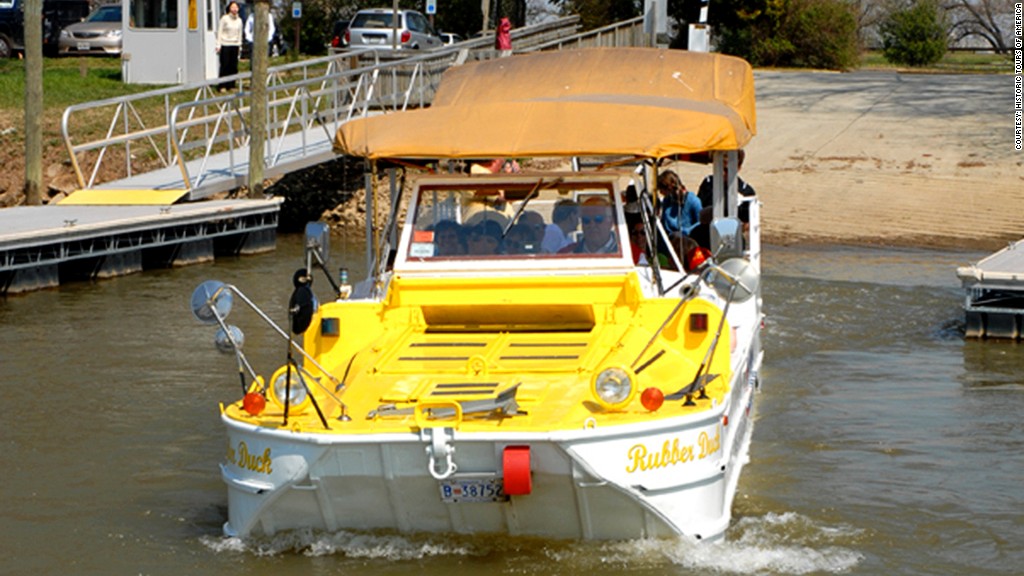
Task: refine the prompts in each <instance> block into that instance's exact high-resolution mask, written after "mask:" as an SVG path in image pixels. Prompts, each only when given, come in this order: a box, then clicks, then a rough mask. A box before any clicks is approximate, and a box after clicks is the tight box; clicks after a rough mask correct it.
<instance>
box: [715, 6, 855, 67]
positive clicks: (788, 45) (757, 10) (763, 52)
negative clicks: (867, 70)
mask: <svg viewBox="0 0 1024 576" xmlns="http://www.w3.org/2000/svg"><path fill="white" fill-rule="evenodd" d="M725 2H726V3H727V6H725V7H720V8H718V9H719V10H720V11H724V12H726V14H725V15H723V16H722V17H721V18H720V19H719V20H718V23H717V24H714V23H713V26H714V30H715V32H716V38H715V40H716V43H717V46H718V50H719V51H720V52H723V53H726V54H733V55H736V56H741V57H743V58H745V59H747V60H748V61H749V62H750V63H751V64H753V65H755V66H798V67H807V68H829V69H840V70H842V69H847V68H852V67H854V66H856V65H857V62H858V60H859V50H858V46H857V18H856V15H855V14H854V9H853V7H852V5H851V4H849V3H848V2H846V0H764V1H760V2H759V1H757V0H739V1H737V0H725ZM719 6H721V4H719ZM730 10H732V12H730Z"/></svg>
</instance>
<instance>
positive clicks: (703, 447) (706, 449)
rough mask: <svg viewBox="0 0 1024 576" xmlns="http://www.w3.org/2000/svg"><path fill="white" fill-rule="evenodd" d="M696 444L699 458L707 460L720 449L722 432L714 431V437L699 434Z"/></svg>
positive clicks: (719, 430)
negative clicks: (698, 446)
mask: <svg viewBox="0 0 1024 576" xmlns="http://www.w3.org/2000/svg"><path fill="white" fill-rule="evenodd" d="M697 444H699V445H700V458H702V459H703V458H707V457H708V456H711V455H712V454H714V453H715V452H718V451H719V450H720V449H721V448H722V431H721V429H718V428H716V429H715V436H714V438H712V437H711V436H708V433H707V432H701V433H700V436H698V437H697Z"/></svg>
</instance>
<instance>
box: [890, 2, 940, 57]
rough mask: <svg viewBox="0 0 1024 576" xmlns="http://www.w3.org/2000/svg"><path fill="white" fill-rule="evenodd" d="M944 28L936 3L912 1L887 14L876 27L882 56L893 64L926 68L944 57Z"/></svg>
mask: <svg viewBox="0 0 1024 576" xmlns="http://www.w3.org/2000/svg"><path fill="white" fill-rule="evenodd" d="M946 31H947V26H946V20H945V17H944V13H943V12H942V8H941V7H940V6H939V3H938V2H937V1H936V0H915V1H914V3H913V4H912V5H910V6H908V7H906V8H902V9H897V10H894V11H892V12H891V13H889V15H888V16H887V17H886V19H885V21H883V22H882V25H881V26H880V27H879V32H880V33H881V35H882V54H883V55H884V56H885V59H886V60H888V61H889V62H892V63H893V64H902V65H907V66H927V65H930V64H934V63H936V62H938V61H939V60H941V59H942V57H943V55H945V54H946V36H947V32H946Z"/></svg>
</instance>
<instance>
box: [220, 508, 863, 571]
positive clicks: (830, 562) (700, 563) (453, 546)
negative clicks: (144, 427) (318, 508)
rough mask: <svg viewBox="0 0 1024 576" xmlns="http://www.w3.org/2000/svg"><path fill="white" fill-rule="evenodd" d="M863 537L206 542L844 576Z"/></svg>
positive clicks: (254, 551)
mask: <svg viewBox="0 0 1024 576" xmlns="http://www.w3.org/2000/svg"><path fill="white" fill-rule="evenodd" d="M861 533H862V531H860V530H856V529H854V528H850V527H845V526H838V527H835V526H826V525H822V524H820V523H818V522H815V521H814V520H812V519H810V518H807V517H805V516H801V515H799V514H796V513H792V512H787V513H784V514H772V513H770V514H766V515H764V516H757V517H745V518H741V519H740V520H739V521H738V522H737V523H736V524H735V525H734V526H733V527H732V528H730V530H729V532H728V533H727V540H726V541H724V542H720V543H717V544H707V543H703V544H702V543H699V542H695V541H691V540H689V539H677V540H630V541H617V542H575V541H551V540H543V539H536V538H501V537H483V536H450V535H449V536H439V535H405V534H394V533H367V532H354V531H340V532H334V533H325V532H316V531H312V530H299V531H292V532H287V533H280V534H277V535H275V536H273V537H270V538H245V539H240V538H214V537H205V538H204V539H203V543H204V544H205V545H206V546H207V547H208V548H210V549H211V550H213V551H214V552H217V553H225V554H231V553H241V554H251V555H254V556H288V555H302V556H306V557H321V556H337V557H340V558H345V559H350V560H362V561H367V560H369V561H371V562H372V561H375V560H377V561H381V562H382V568H383V563H385V562H393V561H419V560H428V559H432V558H433V559H437V561H439V562H441V563H445V562H451V561H452V560H455V561H458V560H459V559H465V558H478V559H480V558H486V559H487V563H488V565H490V566H498V567H500V568H499V571H500V572H502V573H515V574H549V573H560V574H564V573H573V574H582V573H590V574H601V573H608V574H623V573H628V572H633V573H646V572H648V571H650V570H663V569H664V568H666V567H672V566H674V567H676V571H678V569H682V572H681V573H683V574H685V573H690V572H691V571H692V573H695V574H706V573H707V572H709V571H713V572H717V573H719V574H764V573H772V574H811V573H841V572H845V571H848V570H850V569H852V568H853V567H855V566H856V565H857V564H859V563H860V562H861V561H862V560H863V554H861V553H860V552H857V551H856V550H853V549H851V548H850V547H849V545H850V544H852V543H854V542H855V541H856V540H858V539H859V537H860V535H861Z"/></svg>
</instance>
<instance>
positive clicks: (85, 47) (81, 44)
mask: <svg viewBox="0 0 1024 576" xmlns="http://www.w3.org/2000/svg"><path fill="white" fill-rule="evenodd" d="M89 48H90V46H89V43H88V42H79V43H78V49H79V50H88V49H89Z"/></svg>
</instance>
